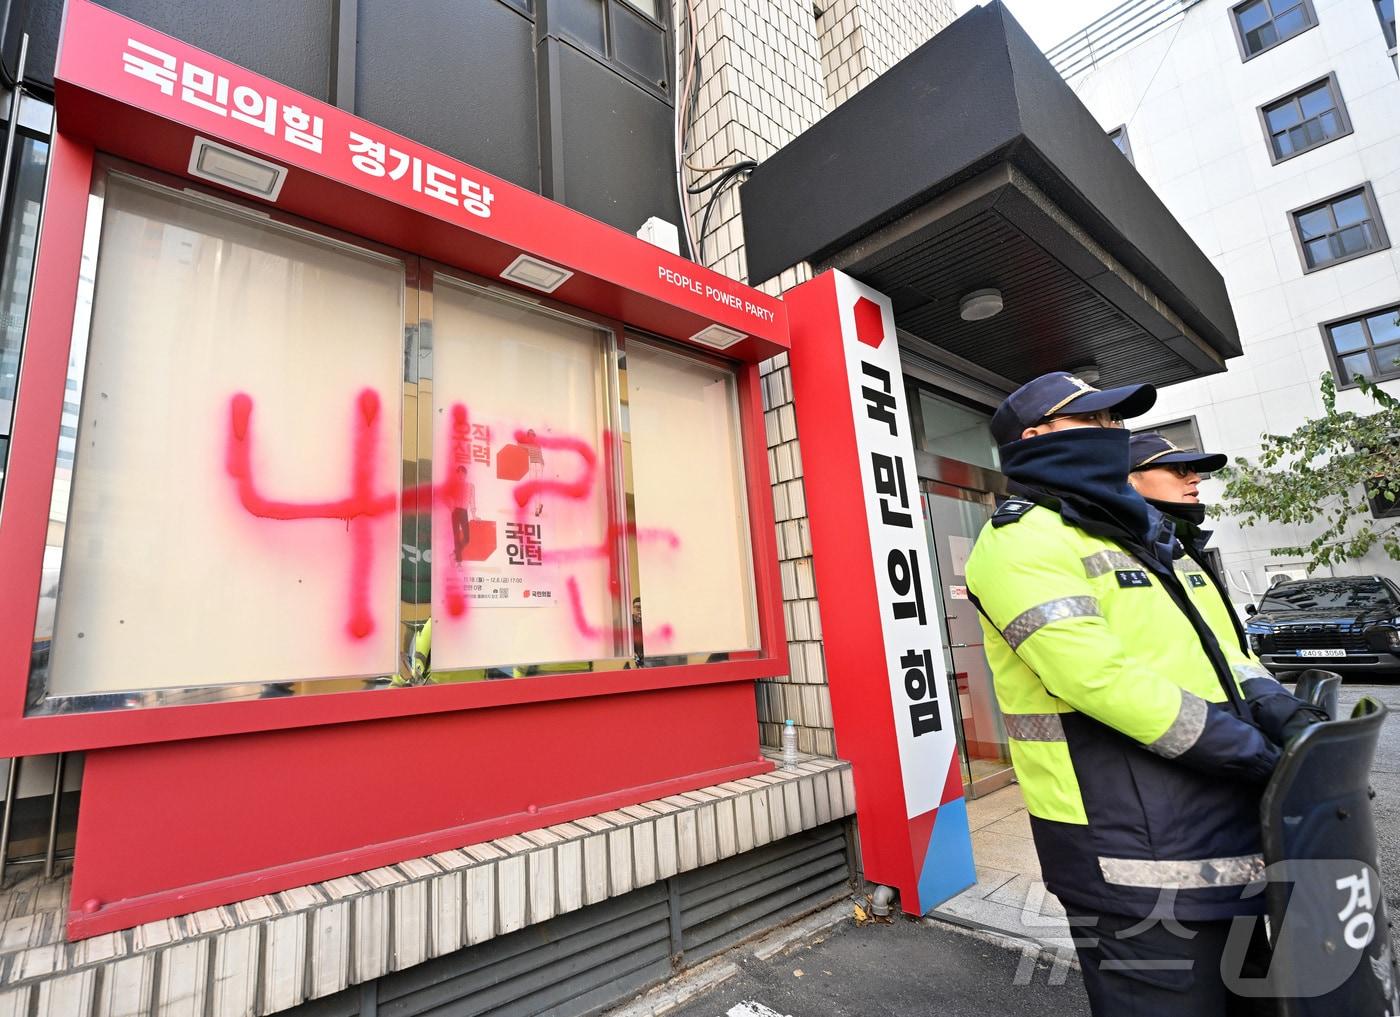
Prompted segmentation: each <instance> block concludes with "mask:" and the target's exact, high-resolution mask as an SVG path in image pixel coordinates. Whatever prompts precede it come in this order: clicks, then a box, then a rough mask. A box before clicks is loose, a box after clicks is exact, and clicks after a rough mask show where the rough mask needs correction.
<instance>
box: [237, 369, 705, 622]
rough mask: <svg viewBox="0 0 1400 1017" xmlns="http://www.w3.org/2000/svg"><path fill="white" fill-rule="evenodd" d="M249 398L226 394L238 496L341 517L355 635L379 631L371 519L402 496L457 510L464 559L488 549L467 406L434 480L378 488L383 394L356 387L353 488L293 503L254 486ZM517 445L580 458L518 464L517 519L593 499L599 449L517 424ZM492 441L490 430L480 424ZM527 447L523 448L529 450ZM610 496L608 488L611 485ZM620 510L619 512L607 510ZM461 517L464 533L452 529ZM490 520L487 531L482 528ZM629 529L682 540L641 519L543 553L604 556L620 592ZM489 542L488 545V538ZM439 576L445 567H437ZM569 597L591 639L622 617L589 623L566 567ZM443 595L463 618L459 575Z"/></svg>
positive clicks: (558, 557) (281, 508)
mask: <svg viewBox="0 0 1400 1017" xmlns="http://www.w3.org/2000/svg"><path fill="white" fill-rule="evenodd" d="M252 418H253V399H252V397H251V396H249V395H247V394H246V393H243V392H240V393H237V394H235V395H234V396H233V397H232V398H231V399H230V400H229V426H228V439H227V448H226V451H225V470H226V471H227V473H228V475H229V477H230V478H232V480H233V481H234V484H235V488H236V490H237V493H238V500H239V503H240V504H241V505H242V506H243V508H244V509H245V510H246V511H247V512H248V513H249V514H251V515H253V516H255V517H257V518H259V519H267V520H273V521H282V522H285V521H289V520H306V519H327V520H330V519H335V520H340V521H343V522H344V523H345V525H346V529H347V532H348V535H349V539H350V575H349V582H348V592H349V618H348V621H347V624H346V630H347V631H348V632H349V634H350V635H351V636H352V637H353V638H355V639H357V640H358V639H364V638H366V637H368V636H369V635H370V634H371V633H373V632H374V630H375V622H374V618H373V617H372V615H371V612H370V607H369V584H370V572H371V569H372V566H373V562H374V550H375V549H374V534H373V533H372V532H371V529H370V525H369V524H370V523H371V522H372V521H373V520H375V519H377V518H379V517H381V516H384V515H386V514H388V513H390V512H393V511H394V510H395V509H396V508H397V507H399V506H400V505H402V509H403V512H404V513H406V514H433V513H435V512H436V510H437V509H438V508H439V507H445V508H447V509H448V511H449V512H450V513H453V516H454V518H453V525H454V552H455V553H456V554H457V556H458V558H459V561H461V560H481V559H483V558H485V557H486V556H488V555H489V554H490V551H491V550H494V545H495V523H494V522H491V521H486V520H476V519H473V518H472V517H473V516H474V501H473V483H472V480H471V475H470V470H471V467H472V465H473V463H474V462H475V461H477V459H478V458H479V457H478V456H477V454H476V453H475V451H474V444H473V442H474V438H476V437H478V436H479V434H478V432H481V431H482V430H483V428H481V427H480V426H479V425H478V426H477V427H475V428H474V427H473V425H472V424H471V420H470V415H469V414H468V412H467V408H466V406H464V405H462V404H461V403H457V404H455V405H453V406H452V408H451V413H450V421H449V425H448V433H447V447H448V449H449V456H448V458H449V462H448V464H447V471H446V478H445V480H444V481H443V482H442V483H440V484H432V483H429V484H418V485H416V486H413V487H409V488H407V489H406V490H405V491H404V492H403V496H402V500H401V501H400V499H399V498H398V497H397V496H396V495H394V494H393V493H379V494H376V493H375V462H376V457H377V455H378V454H379V442H380V435H379V424H380V419H381V416H380V401H379V395H378V394H377V393H376V392H374V391H373V390H372V389H365V390H363V391H361V392H360V394H359V395H358V396H357V397H356V400H355V413H354V419H353V423H352V438H351V441H352V449H353V453H352V458H351V476H350V493H349V495H348V496H347V497H345V498H340V499H335V500H331V501H316V502H292V501H280V500H276V499H272V498H268V497H266V496H265V495H264V494H263V493H262V492H260V491H259V490H258V487H257V484H256V482H255V480H254V477H253V466H252V462H253V429H252ZM514 438H515V441H516V443H517V445H516V446H506V448H515V449H517V450H521V451H523V450H525V449H530V447H531V446H533V447H534V448H533V450H532V451H533V453H534V454H535V455H537V456H538V455H540V454H542V451H543V450H546V449H548V450H552V451H555V452H562V453H566V454H570V455H573V456H577V457H578V461H579V471H578V473H577V474H576V475H575V476H574V477H573V478H572V479H570V480H546V479H543V477H541V476H529V477H527V476H526V475H525V474H524V472H523V471H520V472H516V473H515V474H514V475H515V476H519V477H521V479H520V482H519V483H518V484H516V485H515V487H514V488H513V489H512V500H513V501H514V502H515V505H516V521H517V522H523V521H524V520H526V519H527V518H528V516H529V513H530V512H531V511H532V509H534V510H536V511H537V510H538V506H539V505H541V504H542V503H543V502H545V501H547V500H553V499H559V500H564V501H573V502H581V501H584V500H586V499H587V498H589V497H590V496H591V495H592V493H593V490H594V487H595V485H596V482H597V476H598V457H597V454H596V453H595V452H594V450H593V449H592V447H590V446H589V445H588V443H587V442H585V441H582V440H580V439H578V438H571V437H566V436H557V435H537V434H536V433H535V432H534V431H532V430H531V431H524V430H518V431H516V432H515V435H514ZM486 441H487V442H488V444H489V431H488V432H486ZM617 446H618V442H617V440H616V438H615V436H614V435H613V434H612V433H611V432H605V433H604V436H603V450H604V472H605V476H612V475H613V473H614V467H615V464H616V456H617V455H618V447H617ZM527 455H528V453H527ZM608 494H609V496H610V497H612V496H613V492H612V491H609V492H608ZM610 515H612V516H613V517H616V513H615V512H613V513H610ZM463 526H465V527H466V528H467V529H466V530H465V535H464V537H463V539H462V540H457V539H456V537H457V536H459V534H457V533H456V532H455V531H456V529H457V528H460V527H463ZM488 528H489V530H490V534H489V539H488V534H487V533H486V530H487V529H488ZM629 536H630V537H633V538H635V540H636V541H637V542H638V543H642V542H650V541H658V542H661V543H664V544H666V545H667V546H669V547H670V548H672V549H677V548H679V547H680V538H679V537H678V536H677V535H676V534H675V533H674V532H672V531H670V530H666V529H660V528H654V527H652V528H638V527H636V526H634V525H630V524H629V525H627V526H620V525H618V524H609V525H608V527H607V529H606V532H605V533H604V535H603V539H602V540H601V541H600V542H599V543H597V544H591V545H587V546H583V547H574V548H563V549H558V550H553V551H547V552H545V559H546V560H548V561H551V562H555V563H560V564H565V563H570V562H581V561H587V560H597V559H600V558H607V560H608V584H609V589H610V590H611V591H612V592H613V594H614V595H617V594H618V593H619V592H620V591H621V589H622V582H621V561H620V557H619V553H618V547H619V544H620V541H621V538H623V537H629ZM488 544H489V546H488ZM442 571H443V573H444V580H446V573H447V571H448V570H446V569H444V570H442ZM565 589H566V590H567V592H568V597H569V603H570V615H571V618H572V621H573V624H574V627H575V629H576V630H577V631H578V633H579V634H580V635H581V636H583V637H585V638H587V639H594V640H596V639H603V638H607V637H612V638H613V639H614V640H618V639H620V637H621V635H622V634H623V632H624V631H625V630H624V626H623V625H622V624H620V623H619V624H616V625H613V626H610V627H602V626H597V625H594V624H592V623H591V622H590V621H589V619H588V617H587V613H586V611H585V609H584V599H583V595H582V591H581V589H580V586H579V581H578V577H577V575H573V574H570V575H569V576H568V577H567V579H566V582H565ZM443 592H444V604H445V607H446V609H447V613H448V616H449V617H450V618H452V619H454V620H460V619H462V618H464V617H465V616H466V614H467V610H468V598H467V595H466V591H465V590H464V589H463V588H462V587H461V586H460V585H457V584H453V583H450V582H446V581H444V586H443ZM673 633H674V630H673V628H672V626H671V625H669V624H665V625H661V626H659V627H658V628H656V629H655V630H653V631H651V632H648V633H646V635H645V637H644V638H645V640H646V641H647V643H648V644H650V645H658V644H663V643H665V642H667V641H669V640H670V639H671V638H672V636H673Z"/></svg>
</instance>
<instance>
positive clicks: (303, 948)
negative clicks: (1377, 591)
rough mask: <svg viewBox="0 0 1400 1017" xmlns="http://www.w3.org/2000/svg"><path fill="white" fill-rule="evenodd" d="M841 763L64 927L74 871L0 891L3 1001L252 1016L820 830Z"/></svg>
mask: <svg viewBox="0 0 1400 1017" xmlns="http://www.w3.org/2000/svg"><path fill="white" fill-rule="evenodd" d="M854 811H855V795H854V788H853V785H852V782H851V771H850V766H849V765H848V764H845V763H840V762H836V761H833V760H824V759H809V760H805V761H803V762H801V763H799V764H798V765H797V766H796V767H790V768H783V769H780V770H775V771H773V772H772V773H765V774H762V775H760V776H757V777H749V778H745V779H743V780H737V781H731V782H729V783H725V784H717V785H714V786H712V787H707V788H702V789H700V790H697V791H690V792H687V793H685V794H680V795H672V796H670V797H667V798H662V799H658V800H656V801H650V802H645V803H642V804H640V805H631V806H627V807H626V808H622V809H619V810H617V811H614V812H605V813H602V814H601V815H597V816H588V817H585V818H583V819H579V820H577V821H575V822H572V823H561V824H559V825H557V826H551V827H547V828H544V829H539V830H530V831H527V832H525V833H522V834H520V835H519V836H514V837H503V838H501V839H499V840H494V841H489V842H486V843H481V844H472V845H468V846H466V847H463V848H460V849H455V850H450V851H443V852H440V853H439V854H435V855H430V856H428V857H425V858H414V859H410V860H408V861H405V862H400V863H398V864H397V865H387V866H385V867H383V868H379V869H371V870H370V871H368V872H359V873H355V874H354V875H350V876H343V877H341V878H339V879H332V880H329V881H327V882H324V883H315V884H312V885H310V886H303V887H297V888H296V889H294V890H287V891H284V892H282V893H275V894H269V895H267V896H264V897H254V898H252V899H251V900H245V901H240V902H239V903H237V904H233V905H229V906H227V907H217V908H209V909H207V910H204V911H198V912H195V913H194V914H190V915H181V916H179V917H176V918H169V919H164V920H162V921H157V922H150V923H148V924H146V925H140V926H137V927H136V928H134V929H127V930H124V931H122V932H112V933H107V934H106V935H101V936H94V937H92V938H90V939H85V940H82V941H80V942H77V943H65V942H63V938H62V936H63V921H64V918H65V916H66V914H67V911H68V882H67V880H66V879H65V880H63V881H53V880H44V879H43V878H42V873H40V872H38V871H37V870H35V871H34V872H33V873H32V874H31V875H30V876H29V878H28V879H26V880H23V881H21V882H19V883H17V884H12V885H11V886H9V887H7V888H6V890H5V892H4V893H3V894H0V1017H260V1015H264V1014H273V1013H277V1012H279V1011H282V1010H285V1009H288V1008H290V1007H293V1006H296V1005H298V1004H299V1003H302V1002H304V1001H306V1000H308V999H318V998H320V997H323V996H328V995H331V994H333V993H336V992H339V991H341V990H342V989H344V988H346V987H347V986H350V985H355V984H357V983H361V982H365V981H369V980H370V979H374V978H379V977H381V976H383V975H386V974H388V973H390V972H393V971H402V970H404V969H405V968H409V967H413V966H414V965H417V964H421V963H423V962H424V961H426V960H429V959H431V958H434V957H441V956H444V955H446V954H449V953H452V952H454V951H457V950H460V949H463V948H464V947H469V946H474V945H476V944H478V943H483V942H485V941H487V940H489V939H492V938H493V937H496V936H503V935H507V934H509V933H511V932H515V931H517V930H519V929H522V928H524V927H525V926H527V925H533V924H535V923H537V922H544V921H547V920H549V919H550V918H553V917H555V916H556V915H561V914H565V913H568V912H572V911H577V910H579V909H580V908H583V907H586V906H588V905H590V904H596V903H598V902H600V901H603V900H606V899H608V898H609V897H616V896H620V895H621V894H624V893H627V892H629V891H631V890H634V889H636V888H638V887H642V886H647V885H649V884H652V883H655V882H657V881H658V880H662V879H667V878H669V877H671V876H674V875H677V874H678V873H682V872H689V871H691V870H694V869H697V868H700V867H702V866H705V865H710V864H712V863H714V862H717V861H720V860H722V859H725V858H731V857H733V856H735V855H738V854H742V853H744V852H746V851H751V850H753V849H754V848H756V847H761V846H762V845H764V844H768V843H771V842H772V841H775V840H779V839H781V838H783V837H788V836H791V835H793V834H797V833H800V832H802V831H803V830H810V829H814V828H815V827H818V826H821V825H823V824H825V823H829V822H832V821H833V820H838V819H843V818H845V817H846V816H849V815H851V814H853V813H854Z"/></svg>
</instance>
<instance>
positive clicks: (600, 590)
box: [432, 273, 630, 677]
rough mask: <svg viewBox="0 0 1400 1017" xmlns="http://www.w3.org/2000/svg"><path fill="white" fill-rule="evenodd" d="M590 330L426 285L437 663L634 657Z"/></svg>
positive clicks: (457, 289) (508, 668)
mask: <svg viewBox="0 0 1400 1017" xmlns="http://www.w3.org/2000/svg"><path fill="white" fill-rule="evenodd" d="M607 341H608V333H607V332H606V331H605V330H603V329H600V328H598V327H596V326H591V325H586V324H583V323H580V322H578V321H576V320H573V319H567V318H563V317H561V316H558V315H555V314H551V313H548V312H546V311H543V310H540V309H539V308H537V307H533V306H530V305H527V304H525V303H522V302H519V301H516V300H510V299H504V298H501V297H498V296H493V295H491V294H489V293H488V292H486V291H485V290H482V289H480V288H478V287H474V286H469V285H466V284H464V283H458V282H457V281H455V280H453V279H451V278H449V277H447V276H444V275H442V274H441V273H439V274H437V275H436V276H434V281H433V413H432V418H433V432H434V433H433V436H432V442H433V461H434V464H435V469H436V477H435V483H436V484H437V489H438V494H437V508H436V510H435V511H434V513H433V549H434V550H433V594H432V596H433V618H432V622H433V631H432V666H433V669H434V670H435V671H436V672H439V673H440V672H443V671H445V670H458V669H463V668H481V667H489V668H493V669H498V671H499V674H500V676H502V677H507V676H512V675H516V674H525V673H530V672H529V667H528V666H529V665H539V664H551V665H555V666H552V667H551V668H550V670H552V671H560V670H566V668H561V667H559V666H557V665H558V663H559V662H561V661H563V662H568V661H580V662H583V663H580V664H579V665H578V669H579V670H588V669H590V668H591V665H590V664H588V663H587V662H589V661H592V660H595V659H600V658H609V657H614V656H616V655H618V654H625V653H626V652H627V651H626V645H627V642H628V638H629V635H630V631H629V627H628V626H627V625H626V624H625V623H624V618H625V614H624V611H625V608H624V607H623V606H622V605H621V604H620V603H617V602H615V600H614V597H613V591H612V588H611V584H610V582H609V580H610V563H612V562H613V561H615V560H616V559H615V558H614V554H615V550H616V548H615V545H616V540H615V538H616V536H617V531H616V529H615V527H613V526H612V524H611V516H610V503H609V494H610V488H611V487H612V475H611V467H612V464H613V463H614V462H615V458H614V457H613V456H612V455H611V454H610V453H609V452H608V450H607V449H606V448H605V443H606V441H607V438H606V428H607V415H606V412H605V405H606V404H605V402H604V397H605V389H604V364H605V361H604V353H605V349H606V343H607Z"/></svg>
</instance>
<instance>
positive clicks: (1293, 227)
mask: <svg viewBox="0 0 1400 1017" xmlns="http://www.w3.org/2000/svg"><path fill="white" fill-rule="evenodd" d="M1357 192H1360V194H1361V197H1362V198H1363V199H1364V200H1365V202H1366V211H1367V212H1368V213H1369V215H1370V222H1371V223H1372V224H1373V225H1374V227H1375V233H1376V241H1377V242H1376V246H1374V247H1368V248H1367V249H1366V250H1364V251H1356V252H1355V253H1352V254H1348V255H1346V256H1344V257H1341V258H1335V259H1333V260H1332V261H1327V262H1323V263H1322V264H1319V265H1312V266H1309V265H1308V255H1307V250H1306V249H1305V248H1304V246H1303V234H1302V231H1301V230H1300V229H1299V227H1298V216H1300V215H1302V214H1303V213H1305V212H1312V211H1316V210H1317V209H1320V208H1323V207H1330V206H1331V205H1332V203H1333V202H1335V201H1337V200H1339V199H1342V198H1348V197H1351V196H1352V195H1354V194H1356V193H1357ZM1333 221H1334V222H1335V221H1336V216H1335V214H1334V215H1333ZM1288 229H1289V231H1290V232H1291V233H1292V234H1293V246H1294V248H1295V249H1296V250H1297V252H1298V263H1299V264H1300V265H1301V266H1302V268H1303V274H1304V275H1311V274H1312V273H1314V272H1321V271H1323V270H1324V269H1329V268H1336V267H1337V266H1338V265H1345V264H1346V263H1347V262H1349V261H1355V260H1356V259H1357V258H1364V257H1366V256H1367V255H1370V254H1376V253H1378V252H1380V251H1386V250H1389V249H1390V235H1389V234H1388V233H1387V232H1386V229H1385V222H1384V220H1383V219H1382V218H1381V210H1380V206H1379V205H1378V204H1377V203H1376V194H1375V191H1373V190H1372V189H1371V182H1370V181H1369V180H1364V181H1362V183H1361V185H1360V187H1357V186H1352V187H1348V188H1346V189H1344V190H1341V191H1338V192H1337V193H1336V194H1331V195H1328V196H1327V197H1325V198H1322V199H1321V200H1319V201H1310V202H1308V203H1307V204H1306V205H1299V206H1298V207H1297V208H1294V209H1290V210H1289V212H1288ZM1329 235H1330V234H1329Z"/></svg>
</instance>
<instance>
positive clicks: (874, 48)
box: [817, 0, 956, 110]
mask: <svg viewBox="0 0 1400 1017" xmlns="http://www.w3.org/2000/svg"><path fill="white" fill-rule="evenodd" d="M820 7H821V14H820V16H819V17H818V18H817V25H818V32H819V43H820V47H821V58H822V74H823V76H824V80H825V83H826V93H827V109H828V110H832V109H835V108H836V107H837V106H839V105H841V103H843V102H845V101H846V100H847V99H849V98H850V97H851V96H852V95H854V94H855V93H856V92H858V91H860V90H861V89H862V88H864V87H865V86H866V85H868V84H870V82H872V81H873V80H875V79H876V78H877V77H879V76H880V75H881V74H883V73H885V71H887V70H889V69H890V68H891V67H893V66H894V65H895V64H897V63H898V62H899V61H900V60H902V59H903V58H904V57H906V56H908V55H909V53H911V52H912V51H913V50H914V49H915V48H916V47H918V46H920V45H922V44H923V43H925V42H927V41H928V40H929V39H931V38H932V37H933V36H934V34H935V33H937V32H938V30H939V29H940V28H942V27H943V26H945V25H947V24H948V23H949V22H951V21H952V20H953V18H954V17H955V16H956V15H955V14H954V11H953V5H952V3H951V0H830V2H828V3H825V4H821V5H820Z"/></svg>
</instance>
